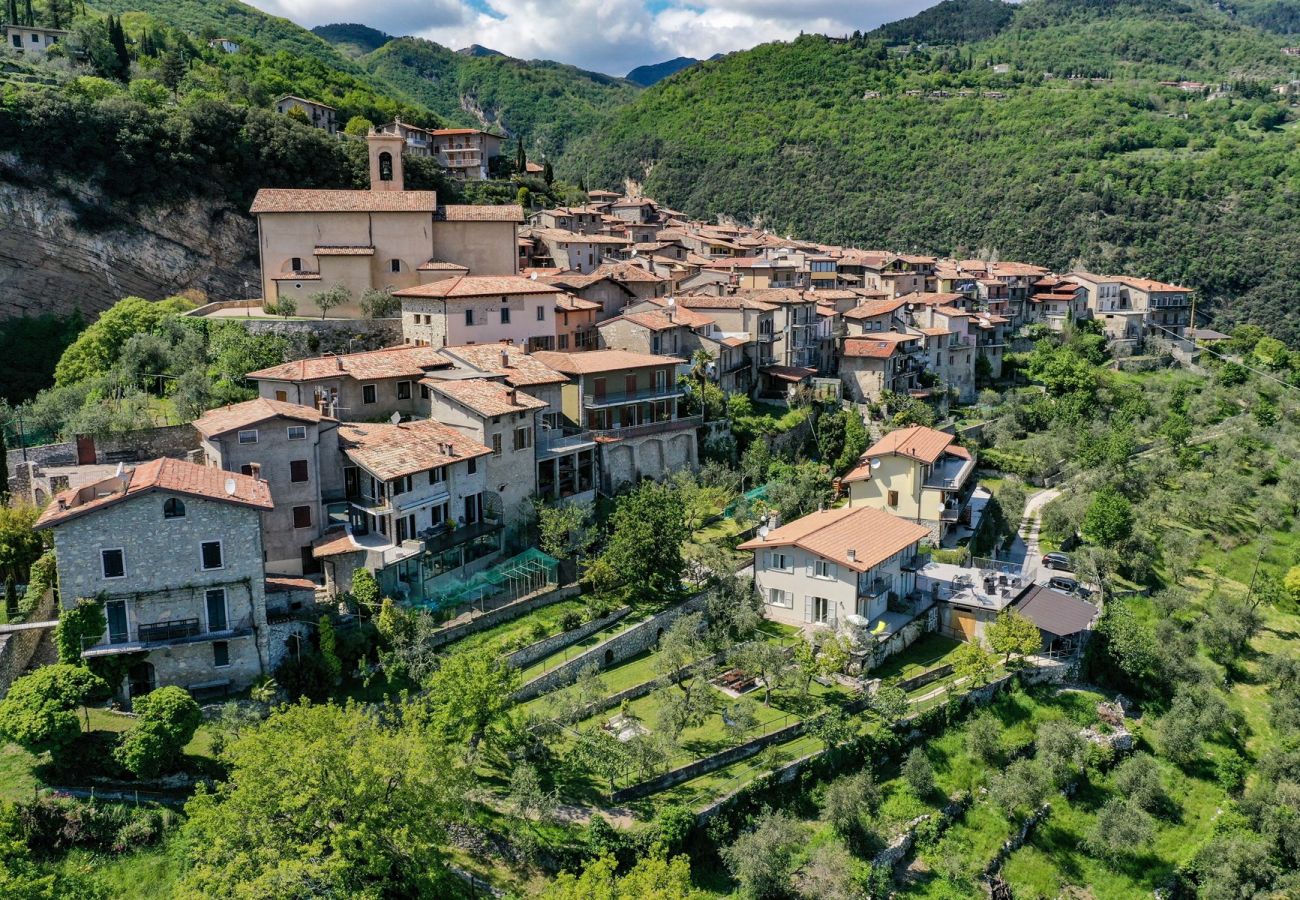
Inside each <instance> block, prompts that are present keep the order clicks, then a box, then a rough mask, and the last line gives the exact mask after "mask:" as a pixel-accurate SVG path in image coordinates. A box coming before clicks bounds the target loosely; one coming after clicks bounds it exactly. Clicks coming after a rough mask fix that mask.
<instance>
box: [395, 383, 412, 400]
mask: <svg viewBox="0 0 1300 900" xmlns="http://www.w3.org/2000/svg"><path fill="white" fill-rule="evenodd" d="M397 399H398V400H410V399H411V382H409V381H399V382H397Z"/></svg>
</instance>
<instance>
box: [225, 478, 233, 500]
mask: <svg viewBox="0 0 1300 900" xmlns="http://www.w3.org/2000/svg"><path fill="white" fill-rule="evenodd" d="M226 495H227V496H229V497H233V496H235V479H233V478H227V479H226Z"/></svg>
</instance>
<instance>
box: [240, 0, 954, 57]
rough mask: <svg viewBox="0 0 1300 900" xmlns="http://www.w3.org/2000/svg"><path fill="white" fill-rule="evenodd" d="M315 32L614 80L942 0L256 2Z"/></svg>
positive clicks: (887, 17) (875, 21)
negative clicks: (338, 29) (547, 62)
mask: <svg viewBox="0 0 1300 900" xmlns="http://www.w3.org/2000/svg"><path fill="white" fill-rule="evenodd" d="M248 2H250V3H252V5H254V6H257V7H259V8H261V9H264V10H266V11H268V12H271V13H275V14H276V15H281V16H285V17H287V18H289V19H292V20H293V21H295V22H297V23H299V24H300V25H305V26H307V27H311V26H313V25H323V24H328V23H331V22H361V23H364V24H366V25H370V26H372V27H374V28H379V29H382V30H384V31H387V32H389V33H390V34H398V35H406V34H413V35H418V36H420V37H426V38H429V39H430V40H434V41H437V42H438V43H440V44H444V45H446V46H448V47H451V48H453V49H459V48H461V47H465V46H468V45H470V44H482V45H483V46H485V47H491V48H492V49H494V50H500V51H501V52H502V53H507V54H509V55H511V56H517V57H520V58H523V59H554V60H558V61H559V62H565V63H571V64H573V65H576V66H581V67H583V68H585V69H594V70H595V71H598V72H606V73H608V74H611V75H624V74H626V73H627V72H628V71H629V70H631V69H633V68H635V67H636V66H639V65H644V64H646V63H654V62H660V61H662V60H665V59H671V58H673V57H675V56H694V57H698V58H704V57H708V56H712V55H713V54H714V53H719V52H721V53H727V52H730V51H732V50H741V49H744V48H746V47H752V46H754V45H756V44H761V43H764V42H766V41H773V40H788V39H790V38H793V37H795V36H797V35H798V34H799V33H800V32H801V31H810V32H822V33H825V34H845V33H847V32H851V31H854V30H857V29H861V30H863V31H866V30H868V29H870V28H874V27H875V26H877V25H879V24H881V23H883V22H890V21H893V20H894V19H899V18H902V17H904V16H909V15H912V14H913V13H916V12H918V11H920V10H922V9H924V8H925V7H927V6H931V5H933V4H934V3H935V2H938V0H856V2H854V0H386V2H380V3H376V2H374V0H248Z"/></svg>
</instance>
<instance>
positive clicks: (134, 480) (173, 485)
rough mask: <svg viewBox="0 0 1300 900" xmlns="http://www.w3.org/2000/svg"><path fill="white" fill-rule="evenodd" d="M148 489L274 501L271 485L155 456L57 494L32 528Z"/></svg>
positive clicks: (266, 504)
mask: <svg viewBox="0 0 1300 900" xmlns="http://www.w3.org/2000/svg"><path fill="white" fill-rule="evenodd" d="M227 488H229V490H228V489H227ZM150 491H166V492H168V493H172V494H181V495H183V496H186V497H199V498H202V499H204V500H215V501H217V502H219V503H233V504H235V505H236V506H249V507H252V508H254V509H271V508H272V507H273V506H274V504H273V503H272V502H271V489H270V488H269V487H268V486H267V483H266V482H265V481H261V480H260V479H257V478H253V477H251V476H249V475H241V474H239V473H237V472H225V471H222V470H221V469H218V468H216V467H214V466H200V465H198V464H197V463H192V462H186V461H184V460H179V459H154V460H150V461H149V462H146V463H141V464H140V465H138V466H136V467H135V468H133V469H126V470H125V471H124V472H123V474H122V476H121V477H118V476H116V475H113V476H111V477H109V478H105V479H102V480H100V481H97V482H94V483H92V484H87V485H82V486H81V487H79V488H70V489H68V490H66V491H63V492H61V493H58V494H55V495H54V499H53V500H51V501H50V505H49V506H47V507H45V511H44V512H42V513H41V515H40V518H39V519H37V520H36V525H35V527H36V528H38V529H39V528H49V527H52V526H55V525H60V524H62V523H64V522H66V521H68V520H70V519H75V518H78V517H79V516H83V515H86V514H88V513H92V512H94V511H96V510H100V509H104V508H106V507H109V506H112V505H114V504H116V503H121V502H122V501H124V500H128V499H130V498H132V497H136V496H139V495H141V494H145V493H148V492H150ZM159 516H160V517H161V512H160V513H159Z"/></svg>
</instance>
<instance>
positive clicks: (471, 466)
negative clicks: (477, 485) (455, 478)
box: [465, 456, 478, 475]
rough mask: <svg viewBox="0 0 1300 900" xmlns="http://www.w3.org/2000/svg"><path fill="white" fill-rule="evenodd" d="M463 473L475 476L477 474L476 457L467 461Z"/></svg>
mask: <svg viewBox="0 0 1300 900" xmlns="http://www.w3.org/2000/svg"><path fill="white" fill-rule="evenodd" d="M465 471H466V472H468V473H469V474H470V475H477V474H478V457H477V456H472V457H470V459H469V461H468V463H467V468H466V470H465Z"/></svg>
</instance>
